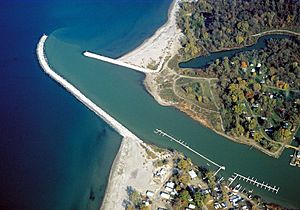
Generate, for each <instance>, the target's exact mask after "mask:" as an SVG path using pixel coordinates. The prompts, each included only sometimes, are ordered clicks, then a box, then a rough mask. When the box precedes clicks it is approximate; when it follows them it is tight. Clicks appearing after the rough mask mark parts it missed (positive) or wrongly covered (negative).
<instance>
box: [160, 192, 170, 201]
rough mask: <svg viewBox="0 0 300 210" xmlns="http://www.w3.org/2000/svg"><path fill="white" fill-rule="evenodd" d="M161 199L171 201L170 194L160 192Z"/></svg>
mask: <svg viewBox="0 0 300 210" xmlns="http://www.w3.org/2000/svg"><path fill="white" fill-rule="evenodd" d="M160 197H162V198H164V199H167V200H169V199H170V195H169V194H168V193H165V192H160Z"/></svg>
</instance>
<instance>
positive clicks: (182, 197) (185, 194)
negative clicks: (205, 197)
mask: <svg viewBox="0 0 300 210" xmlns="http://www.w3.org/2000/svg"><path fill="white" fill-rule="evenodd" d="M179 197H180V200H181V201H183V202H188V201H189V199H190V198H191V196H190V194H189V192H188V191H187V190H183V191H182V192H181V193H180V196H179Z"/></svg>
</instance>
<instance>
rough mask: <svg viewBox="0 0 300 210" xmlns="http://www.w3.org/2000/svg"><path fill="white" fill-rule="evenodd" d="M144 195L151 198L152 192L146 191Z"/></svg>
mask: <svg viewBox="0 0 300 210" xmlns="http://www.w3.org/2000/svg"><path fill="white" fill-rule="evenodd" d="M146 195H147V196H148V197H153V195H154V192H152V191H149V190H148V191H147V192H146Z"/></svg>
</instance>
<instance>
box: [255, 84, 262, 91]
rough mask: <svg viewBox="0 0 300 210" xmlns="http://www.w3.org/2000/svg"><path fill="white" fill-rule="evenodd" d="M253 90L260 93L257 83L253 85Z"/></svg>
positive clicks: (259, 86)
mask: <svg viewBox="0 0 300 210" xmlns="http://www.w3.org/2000/svg"><path fill="white" fill-rule="evenodd" d="M253 90H254V91H255V92H258V91H260V90H261V85H260V84H259V83H254V85H253Z"/></svg>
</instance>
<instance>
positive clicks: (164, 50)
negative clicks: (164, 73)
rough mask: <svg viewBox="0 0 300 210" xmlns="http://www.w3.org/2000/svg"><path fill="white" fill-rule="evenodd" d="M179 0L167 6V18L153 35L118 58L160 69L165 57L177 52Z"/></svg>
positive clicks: (178, 44)
mask: <svg viewBox="0 0 300 210" xmlns="http://www.w3.org/2000/svg"><path fill="white" fill-rule="evenodd" d="M179 2H180V0H174V1H173V2H172V4H171V6H170V8H169V12H168V20H167V22H166V23H165V24H164V25H163V26H161V27H160V28H159V29H158V30H157V31H156V32H155V33H154V35H153V36H151V37H150V38H149V39H147V40H145V41H144V42H143V43H142V44H141V45H140V46H139V47H137V48H136V49H134V50H133V51H131V52H129V53H127V54H125V55H124V56H122V57H120V58H118V60H120V61H123V62H126V63H130V64H132V65H136V66H140V67H144V68H148V67H149V64H151V65H152V66H155V70H161V69H162V67H163V64H164V63H166V59H168V58H170V56H173V55H175V54H176V53H177V51H178V49H179V48H180V42H179V39H180V37H181V36H182V33H181V31H180V29H178V28H177V24H176V13H177V12H178V11H179V4H178V3H179Z"/></svg>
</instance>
